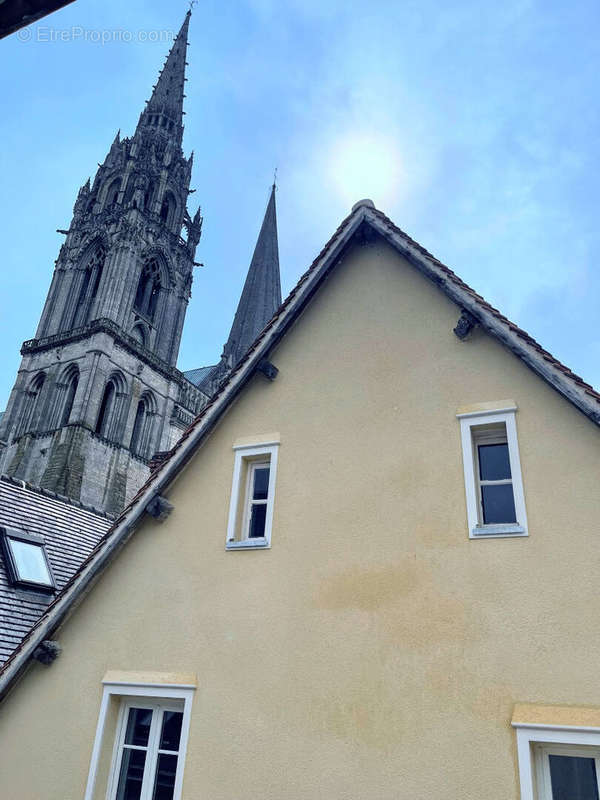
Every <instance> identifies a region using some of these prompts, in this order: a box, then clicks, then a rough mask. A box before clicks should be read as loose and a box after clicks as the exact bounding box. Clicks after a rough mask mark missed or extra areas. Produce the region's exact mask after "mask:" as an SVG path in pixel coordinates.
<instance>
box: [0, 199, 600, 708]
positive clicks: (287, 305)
mask: <svg viewBox="0 0 600 800" xmlns="http://www.w3.org/2000/svg"><path fill="white" fill-rule="evenodd" d="M365 223H366V224H367V225H368V226H370V227H371V228H372V229H373V230H374V231H375V232H377V233H378V234H380V235H381V236H383V237H384V238H385V239H386V240H387V241H388V242H389V243H390V244H391V245H392V246H394V247H395V248H396V249H397V250H398V251H399V252H400V253H401V254H402V255H403V256H404V257H405V258H406V259H407V260H408V261H409V262H410V263H411V264H412V265H413V266H415V267H416V268H417V269H419V270H420V271H421V272H422V273H423V274H424V275H425V276H426V277H428V278H429V279H430V280H432V281H433V282H434V283H435V284H436V285H437V286H438V287H439V288H440V289H441V290H442V291H443V292H444V293H445V294H446V295H447V296H448V297H449V298H450V299H451V300H453V301H454V302H455V303H456V304H457V306H458V307H459V308H460V309H464V310H466V311H468V312H469V313H470V314H472V315H473V317H474V318H475V319H476V320H477V321H478V323H479V324H480V325H481V326H482V328H484V329H485V330H486V331H487V332H489V333H490V334H491V335H492V336H494V337H496V338H497V339H499V340H500V341H501V342H502V343H503V344H504V345H506V346H507V347H508V348H509V349H510V350H511V351H512V352H513V353H515V355H517V356H518V357H519V358H521V359H522V360H523V361H524V362H525V363H526V364H527V365H528V366H529V367H530V368H531V369H533V370H534V372H536V373H537V374H538V375H539V376H540V377H542V378H543V379H544V380H545V381H547V382H548V383H549V384H550V385H551V386H552V387H553V388H554V389H556V390H557V391H558V392H560V393H561V394H562V395H563V396H564V397H565V398H566V399H567V400H569V401H570V402H571V403H573V404H574V405H575V406H576V407H577V408H578V409H579V410H580V411H582V412H583V413H584V414H585V415H586V416H587V417H589V418H590V419H591V420H592V421H593V422H595V423H596V424H598V425H600V395H599V394H598V393H597V392H596V391H595V390H594V389H593V388H592V387H591V386H590V385H589V384H587V383H585V382H584V381H583V380H582V379H581V378H580V377H579V376H577V375H575V374H574V373H572V372H571V371H570V370H569V369H568V368H567V367H566V366H564V365H563V364H561V363H560V362H559V361H558V360H557V359H555V358H554V357H553V356H552V355H551V354H550V353H548V352H547V351H546V350H544V349H543V348H542V347H541V346H540V345H539V344H538V343H537V342H536V341H535V340H534V339H533V338H532V337H530V336H529V335H528V334H527V333H526V332H525V331H523V330H522V329H520V328H519V327H518V326H516V325H514V323H512V322H510V320H508V319H507V318H506V317H504V316H503V315H502V314H500V312H499V311H497V310H496V309H494V308H493V307H492V306H491V305H490V304H489V303H487V302H486V301H485V300H484V299H483V297H481V296H480V295H478V294H477V293H476V292H474V291H473V290H472V289H471V288H470V287H469V286H467V284H465V283H464V282H463V281H462V280H461V279H460V278H459V277H458V276H457V275H456V274H455V273H454V272H452V270H450V269H449V268H448V267H446V266H445V265H444V264H442V263H441V262H440V261H438V259H436V258H435V257H434V256H432V255H431V254H430V253H429V252H428V251H427V250H425V249H424V248H423V247H421V246H420V245H419V244H418V243H417V242H415V241H413V240H412V239H411V238H410V237H409V236H407V235H406V234H405V233H404V232H403V231H401V230H400V229H399V228H398V227H396V226H395V225H394V224H393V223H392V222H391V220H389V219H388V218H387V217H386V216H385V214H383V213H382V212H381V211H378V210H377V209H375V208H373V207H371V206H369V205H366V204H359V205H358V206H356V207H355V209H354V210H353V211H352V213H351V214H350V215H349V216H348V217H346V219H345V220H344V221H343V222H342V223H341V224H340V226H339V227H338V229H337V230H336V231H335V233H334V234H333V236H332V237H331V239H330V240H329V242H328V243H327V244H326V245H325V247H324V248H323V250H322V251H321V252H320V253H319V255H318V256H317V258H316V259H315V261H314V262H313V264H312V265H311V267H310V268H309V269H308V270H307V271H306V272H305V273H304V274H303V275H302V277H301V278H300V280H299V281H298V283H297V284H296V286H295V287H294V289H292V291H291V292H290V294H289V295H288V297H287V298H286V299H285V301H284V302H283V303H282V305H281V306H280V307H279V309H278V310H277V312H276V313H275V314H274V316H273V318H272V319H271V320H270V322H269V323H268V324H267V325H266V327H265V328H264V330H263V331H261V333H260V334H259V336H258V337H257V339H256V340H255V342H254V343H253V345H252V346H251V347H250V348H249V350H248V352H247V353H246V355H245V356H244V358H243V359H242V360H241V361H240V362H239V364H238V365H237V367H236V368H235V369H234V370H233V371H232V372H231V374H230V375H229V376H228V377H227V379H226V380H225V381H224V382H223V383H222V384H221V386H220V387H219V390H218V392H217V393H216V394H215V395H214V397H213V398H212V400H211V401H210V402H209V403H208V405H207V406H206V407H205V408H204V409H203V411H202V412H201V414H200V415H199V416H198V417H197V418H196V420H194V422H193V423H192V424H191V425H190V426H189V427H188V428H187V430H186V431H184V433H183V435H182V436H181V438H180V439H179V441H178V442H177V444H176V445H175V446H174V447H173V449H172V451H171V455H170V456H169V458H167V459H165V461H163V462H162V464H161V465H160V466H159V467H158V469H157V470H156V471H155V472H154V473H153V474H152V475H151V476H150V478H149V479H148V481H147V482H146V483H145V484H144V486H142V487H141V489H140V490H139V491H138V493H137V494H136V496H135V497H134V498H133V499H132V500H131V502H130V503H129V505H128V506H127V508H126V509H125V510H124V511H123V512H122V513H121V515H120V516H119V517H118V518H117V520H116V521H115V522H114V523H113V526H112V527H111V529H110V530H109V531H108V532H107V534H106V536H105V537H104V539H103V540H102V541H101V542H100V543H99V544H98V546H97V547H96V548H95V550H94V551H93V552H92V554H91V555H90V556H89V558H88V559H87V560H86V561H85V562H84V563H83V564H82V566H81V568H80V570H79V571H78V572H77V573H76V574H75V575H74V576H73V578H72V579H71V581H70V582H69V583H68V584H67V585H66V586H65V588H64V589H63V591H62V592H61V593H60V594H59V595H58V596H57V597H56V598H55V600H54V602H53V603H52V604H51V605H50V606H49V608H48V610H47V612H46V614H45V615H44V616H43V617H42V618H40V620H39V621H38V622H37V623H36V625H35V626H34V627H33V628H32V629H31V631H30V633H29V635H28V637H27V638H26V639H25V640H24V641H23V642H22V644H21V645H20V646H19V648H18V649H17V650H15V652H14V653H13V655H12V656H11V658H10V659H9V660H8V661H7V662H6V664H5V666H4V669H3V670H2V672H0V698H2V697H3V696H4V695H5V694H6V693H7V692H8V691H9V689H10V688H11V686H12V685H13V683H14V682H15V681H16V680H17V679H18V678H19V676H20V675H21V673H22V672H23V671H24V669H25V668H26V667H27V665H28V663H29V660H30V658H31V656H32V654H33V651H34V650H35V648H36V647H37V646H38V645H39V644H40V643H41V642H42V641H44V639H46V638H48V636H50V635H51V634H52V633H53V631H54V630H56V628H57V627H58V626H59V625H61V624H62V623H63V622H64V621H65V619H66V618H67V616H68V615H69V613H70V611H71V610H72V609H73V607H74V606H75V604H76V603H77V602H79V601H80V600H81V599H82V597H83V596H84V595H85V594H86V593H87V591H89V589H90V588H91V587H92V586H93V584H94V582H95V580H96V578H97V577H98V576H99V575H100V574H101V573H102V571H103V570H104V568H105V567H106V566H107V565H108V564H109V563H110V562H111V561H112V559H113V558H114V556H115V555H116V554H117V553H118V552H119V550H120V549H121V548H122V547H123V546H124V545H125V544H126V542H127V541H128V539H129V538H130V536H131V535H132V533H133V531H134V528H135V526H136V524H137V522H138V521H139V520H140V518H141V517H142V516H143V514H144V511H145V508H146V506H147V505H148V503H149V502H150V500H152V498H154V497H155V496H156V495H158V494H160V493H161V492H163V491H164V490H165V489H166V488H167V487H168V485H169V484H170V483H171V482H172V480H173V479H174V478H175V477H176V475H177V474H178V473H179V471H180V470H181V469H182V468H183V466H185V464H186V463H187V461H188V460H189V459H190V458H191V457H192V455H193V454H194V452H195V451H196V449H197V448H198V447H199V446H200V444H201V443H202V442H203V441H204V439H205V438H206V436H207V435H208V434H209V433H210V432H211V431H212V429H213V427H214V426H215V424H216V423H217V421H218V420H219V419H220V417H221V415H222V414H223V413H224V412H225V411H226V410H227V408H228V407H229V405H230V403H231V402H232V400H233V399H234V398H235V397H236V396H237V394H238V393H239V392H240V391H241V389H242V388H243V386H244V385H245V384H246V382H247V381H248V380H249V379H250V377H251V376H252V375H253V374H254V372H255V369H256V367H257V365H258V363H259V362H260V360H261V359H263V358H265V357H266V356H267V355H268V353H269V352H270V350H271V349H272V348H273V347H274V346H275V344H276V343H277V342H278V341H279V339H280V338H281V337H282V336H283V334H284V333H285V331H286V330H287V329H288V327H289V325H290V324H291V323H292V322H293V321H294V320H295V319H296V317H297V316H298V314H299V313H300V312H301V311H302V309H303V308H304V306H305V305H306V303H307V302H308V300H309V299H310V297H311V296H312V295H313V294H314V292H315V291H316V289H317V288H318V286H319V285H320V283H321V281H322V280H323V278H324V277H326V275H327V274H328V272H329V271H330V269H331V268H332V267H333V266H334V265H335V264H336V263H337V261H338V259H339V257H340V255H341V253H342V252H343V250H344V248H345V247H346V245H347V244H348V243H349V242H350V241H351V240H352V238H353V236H354V234H355V233H356V232H357V231H358V230H359V229H360V228H361V226H362V225H363V224H365Z"/></svg>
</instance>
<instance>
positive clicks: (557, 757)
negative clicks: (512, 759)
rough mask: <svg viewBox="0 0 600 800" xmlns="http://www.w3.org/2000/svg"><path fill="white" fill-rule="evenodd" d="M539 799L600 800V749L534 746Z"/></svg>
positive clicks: (546, 745) (555, 745) (550, 745)
mask: <svg viewBox="0 0 600 800" xmlns="http://www.w3.org/2000/svg"><path fill="white" fill-rule="evenodd" d="M534 760H535V766H536V782H537V786H538V795H539V800H600V747H585V746H583V747H577V746H574V745H570V746H569V745H560V744H538V745H536V746H535V747H534Z"/></svg>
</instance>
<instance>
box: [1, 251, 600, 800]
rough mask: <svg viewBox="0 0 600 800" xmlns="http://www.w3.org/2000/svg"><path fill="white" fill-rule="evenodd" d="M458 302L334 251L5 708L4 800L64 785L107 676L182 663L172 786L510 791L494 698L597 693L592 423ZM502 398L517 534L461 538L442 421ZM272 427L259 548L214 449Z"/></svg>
mask: <svg viewBox="0 0 600 800" xmlns="http://www.w3.org/2000/svg"><path fill="white" fill-rule="evenodd" d="M457 317H458V310H457V308H456V307H455V306H454V305H453V304H452V303H450V302H449V301H448V300H447V299H446V298H445V297H444V296H443V295H442V294H441V293H440V292H439V291H438V290H437V289H436V288H434V287H433V286H432V285H431V284H429V283H428V282H427V281H425V280H424V279H423V278H422V277H421V276H420V275H419V274H418V273H416V272H415V271H414V270H413V269H412V268H411V267H410V266H408V265H407V264H406V263H405V262H403V261H402V260H401V259H400V257H399V256H398V255H397V254H396V253H394V252H393V251H392V250H391V249H390V248H388V247H387V246H386V245H384V244H383V243H380V244H376V245H371V246H369V247H366V248H360V249H359V248H357V249H356V250H354V251H352V252H351V253H350V254H349V255H348V256H347V258H346V259H345V261H344V262H343V263H342V265H341V266H339V267H338V268H337V271H336V272H335V273H334V274H333V275H332V276H331V277H330V279H329V280H328V281H327V282H326V283H325V284H324V286H323V287H322V289H321V290H320V291H319V293H318V294H317V296H316V297H315V299H314V300H313V301H312V303H311V305H310V306H309V308H308V309H307V310H306V311H305V313H304V314H303V316H302V317H301V319H300V320H299V321H298V322H297V323H296V325H295V326H294V328H293V329H292V330H291V331H290V333H289V334H288V335H287V336H286V338H285V339H284V340H283V341H282V343H281V344H280V345H279V347H278V348H277V350H276V351H275V352H274V353H273V354H272V360H273V362H274V363H275V364H276V365H277V366H278V367H279V370H280V372H279V376H278V377H277V379H276V380H275V381H274V382H273V383H269V382H267V381H265V380H264V379H262V378H261V377H256V378H254V379H253V381H252V383H251V384H250V386H249V387H248V389H247V390H246V391H245V393H244V394H243V395H242V396H241V397H240V398H239V399H238V401H237V402H236V403H235V405H234V406H233V407H232V408H231V410H230V411H229V413H228V414H227V415H226V417H225V418H224V419H223V421H222V422H221V423H220V425H219V426H218V428H217V429H216V431H215V432H214V433H213V435H212V436H211V438H210V439H209V440H208V441H207V443H206V444H205V446H204V447H203V448H202V450H201V451H200V452H199V454H198V455H197V457H196V458H195V460H194V461H193V462H192V463H191V465H190V466H189V467H188V468H187V469H186V470H185V471H184V472H183V473H182V474H181V476H180V477H179V479H178V480H177V482H176V483H175V484H174V485H173V487H172V489H171V491H170V493H169V498H170V500H171V502H173V503H174V506H175V509H174V511H173V513H172V515H171V516H170V518H169V519H168V520H167V522H166V523H164V524H163V525H159V524H157V523H155V522H153V521H152V520H148V522H147V523H146V524H145V525H144V526H143V527H142V528H140V529H139V531H138V532H137V533H136V535H135V537H134V538H133V540H132V541H131V542H130V543H129V544H128V545H127V547H126V548H125V550H124V551H123V552H122V554H121V556H120V557H119V559H118V560H117V561H116V562H115V564H114V565H113V566H112V567H111V568H110V569H109V570H108V571H107V572H106V573H105V575H104V576H103V578H102V579H101V581H100V582H99V583H98V584H97V586H96V587H95V589H94V590H93V591H92V593H91V594H90V595H89V596H88V597H87V598H86V600H85V601H84V602H83V604H82V605H81V606H80V607H79V608H78V609H77V611H76V612H75V614H74V615H73V616H72V617H71V619H70V620H69V621H68V622H67V624H66V625H65V626H64V628H63V630H62V631H61V633H60V637H59V638H60V641H61V643H62V645H63V648H64V651H63V654H62V655H61V657H60V659H59V660H58V661H57V662H56V663H55V664H54V665H53V666H52V667H50V668H43V667H41V666H39V665H36V666H34V667H33V668H32V669H31V670H30V671H29V673H28V674H27V675H26V676H25V678H24V679H23V680H22V682H21V683H20V685H19V686H18V687H17V688H16V689H15V690H14V691H13V693H12V694H11V695H10V696H9V697H8V698H7V700H6V701H5V702H4V704H3V706H2V707H1V708H0V743H1V745H0V775H1V776H2V777H1V780H2V784H3V786H2V796H3V797H7V798H11V800H12V799H13V798H15V800H37V799H38V798H41V797H48V798H56V799H57V800H58V799H60V800H75V798H81V797H82V794H83V789H84V786H85V781H86V775H87V770H88V766H89V758H90V753H91V747H92V743H93V738H94V732H95V726H96V721H97V717H98V710H99V704H100V698H101V680H102V677H103V675H104V673H105V671H106V670H108V669H117V670H157V671H189V672H194V673H196V674H197V675H198V690H197V692H196V697H195V700H194V705H193V711H192V721H191V728H190V741H189V749H188V756H187V761H186V766H185V778H184V790H183V796H184V798H186V799H187V800H195V799H196V798H207V799H208V798H210V800H238V798H259V797H260V798H263V799H265V800H268V799H270V800H281V798H290V799H292V800H301V799H302V800H304V799H305V798H306V800H308V799H309V798H310V800H316V798H327V800H346V799H348V800H350V798H352V799H354V798H358V797H360V798H373V800H396V799H397V798H399V797H402V798H411V800H430V799H431V798H456V799H457V800H458V799H459V798H460V800H481V798H486V800H509V799H510V798H517V797H518V781H517V766H516V750H515V738H514V732H513V730H512V729H511V727H510V720H511V716H512V714H513V708H514V705H515V703H544V704H562V705H571V704H575V705H577V704H579V705H585V706H592V707H593V706H600V688H599V684H598V680H597V665H598V663H599V662H600V614H599V613H598V610H599V609H598V606H599V603H598V583H599V574H600V573H599V569H598V558H597V537H598V519H599V518H600V497H599V493H598V475H599V474H600V433H599V431H598V429H597V428H596V427H595V426H594V425H593V424H592V423H591V422H590V421H589V420H587V419H586V418H585V417H584V416H583V415H581V414H580V413H579V412H578V411H576V410H575V409H574V408H573V407H572V406H570V405H569V404H568V403H567V402H566V401H565V400H563V399H562V398H561V397H560V396H559V395H558V394H556V393H555V392H554V391H553V390H551V389H550V388H549V387H548V386H547V385H546V384H544V383H543V382H542V381H541V380H540V379H539V378H537V377H536V376H535V375H534V374H533V373H532V372H531V371H529V370H528V369H527V368H526V367H525V366H523V365H522V364H521V363H520V362H519V361H518V360H517V359H516V358H515V357H514V356H512V355H511V354H510V353H508V352H507V351H505V350H504V349H503V348H502V347H501V346H500V345H499V344H497V343H496V342H495V341H493V340H492V339H490V338H488V337H487V336H486V335H484V334H483V333H481V332H475V334H474V335H473V336H472V337H471V339H470V341H468V342H464V343H463V342H460V341H459V340H458V339H457V338H456V337H455V336H454V334H453V333H452V328H453V327H454V325H455V324H456V320H457ZM507 397H510V398H513V399H514V400H515V401H516V402H517V404H518V407H519V410H518V413H517V428H518V436H519V445H520V452H521V464H522V469H523V476H524V485H525V495H526V503H527V513H528V520H529V530H530V536H529V537H528V538H521V539H497V540H485V541H480V540H479V541H478V540H475V541H472V540H469V539H468V535H467V525H466V509H465V495H464V485H463V468H462V456H461V447H460V437H459V425H458V422H457V420H456V418H455V414H456V411H457V409H458V408H459V407H461V406H464V405H467V404H470V403H478V402H483V401H488V400H495V399H499V398H507ZM273 430H277V431H279V432H280V435H281V446H280V452H279V470H278V475H277V489H276V500H275V514H274V524H273V541H272V548H271V549H270V550H268V551H252V552H248V551H245V552H241V551H234V552H226V551H225V547H224V545H225V532H226V526H227V515H228V510H229V499H230V497H229V495H230V489H231V477H232V470H233V460H234V453H233V450H232V444H233V442H234V441H236V440H238V439H240V438H242V437H252V436H253V435H261V434H264V433H266V432H270V431H273ZM98 796H103V794H102V792H100V794H99V795H98Z"/></svg>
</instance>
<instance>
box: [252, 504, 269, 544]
mask: <svg viewBox="0 0 600 800" xmlns="http://www.w3.org/2000/svg"><path fill="white" fill-rule="evenodd" d="M266 518H267V504H266V503H255V504H254V505H253V506H252V516H251V517H250V531H249V533H248V536H249V538H250V539H256V538H257V537H259V536H264V535H265V520H266Z"/></svg>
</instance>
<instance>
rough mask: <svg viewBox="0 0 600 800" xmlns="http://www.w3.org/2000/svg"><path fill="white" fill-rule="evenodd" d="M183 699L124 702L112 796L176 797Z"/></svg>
mask: <svg viewBox="0 0 600 800" xmlns="http://www.w3.org/2000/svg"><path fill="white" fill-rule="evenodd" d="M182 722H183V702H181V701H179V702H173V701H171V702H168V701H155V702H143V701H142V698H135V697H133V698H128V699H127V700H126V701H124V702H123V703H122V706H121V713H120V720H119V727H118V732H117V747H116V752H115V758H114V763H113V769H112V770H111V787H110V790H109V795H108V796H109V798H110V800H173V797H174V792H175V779H176V777H177V770H178V767H179V748H180V744H181V726H182Z"/></svg>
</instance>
